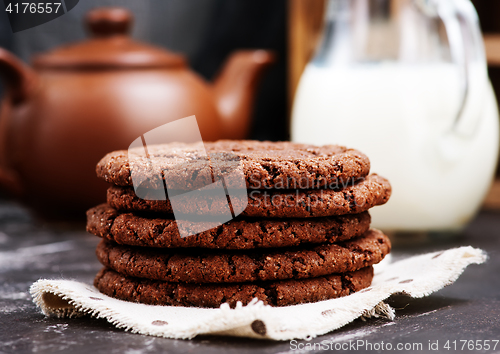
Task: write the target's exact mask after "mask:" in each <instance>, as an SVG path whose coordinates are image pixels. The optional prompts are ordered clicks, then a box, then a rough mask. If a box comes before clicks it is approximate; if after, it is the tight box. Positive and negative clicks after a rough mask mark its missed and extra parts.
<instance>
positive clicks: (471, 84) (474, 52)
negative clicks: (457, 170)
mask: <svg viewBox="0 0 500 354" xmlns="http://www.w3.org/2000/svg"><path fill="white" fill-rule="evenodd" d="M436 5H437V12H438V16H439V17H440V18H441V20H442V21H443V24H444V26H445V29H446V34H447V36H448V41H449V43H450V52H451V56H452V60H453V61H454V62H455V63H457V64H458V65H459V67H460V70H461V71H462V73H463V75H462V78H463V79H462V86H463V93H464V97H463V100H462V103H461V106H460V108H459V111H458V114H457V117H456V118H455V120H454V122H453V124H452V126H451V127H450V131H449V132H448V133H451V134H452V135H458V136H462V137H470V136H472V135H474V132H475V130H476V127H477V125H478V123H479V119H480V117H481V114H480V112H481V108H482V107H483V103H484V99H485V97H486V89H487V88H488V69H487V65H486V54H485V49H484V43H483V39H482V35H481V30H480V27H479V19H478V16H477V13H476V10H475V9H474V6H473V5H472V3H471V2H470V1H469V0H453V1H437V4H436Z"/></svg>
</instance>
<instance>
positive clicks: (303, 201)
mask: <svg viewBox="0 0 500 354" xmlns="http://www.w3.org/2000/svg"><path fill="white" fill-rule="evenodd" d="M247 193H248V204H247V206H246V209H245V210H244V211H243V212H242V213H241V215H242V216H251V217H274V218H283V217H293V218H308V217H318V216H332V215H343V214H354V213H361V212H363V211H366V210H368V209H370V208H372V207H374V206H376V205H382V204H385V203H386V202H387V201H388V200H389V197H390V195H391V185H390V184H389V181H387V179H385V178H383V177H381V176H378V175H376V174H372V175H370V176H368V177H366V178H364V179H362V180H360V181H359V182H358V183H355V184H352V183H349V184H348V185H347V186H345V188H342V189H340V190H338V189H334V190H331V189H309V190H300V189H296V190H276V189H271V190H256V189H254V190H252V189H249V190H248V191H247ZM185 201H186V202H185V203H182V204H178V205H177V206H176V208H177V209H178V210H176V212H177V213H182V214H190V215H213V216H216V215H220V214H222V213H223V211H224V210H226V208H227V200H225V199H224V200H220V199H217V198H211V199H208V198H205V196H203V195H201V194H197V195H194V196H189V197H186V198H185ZM108 204H109V205H110V206H112V207H113V208H115V209H117V210H119V211H124V212H132V211H142V212H156V213H163V214H173V211H172V206H171V204H170V202H169V200H168V199H167V200H145V199H141V198H138V197H137V196H136V194H135V192H134V189H133V188H132V187H118V186H111V187H110V188H109V189H108Z"/></svg>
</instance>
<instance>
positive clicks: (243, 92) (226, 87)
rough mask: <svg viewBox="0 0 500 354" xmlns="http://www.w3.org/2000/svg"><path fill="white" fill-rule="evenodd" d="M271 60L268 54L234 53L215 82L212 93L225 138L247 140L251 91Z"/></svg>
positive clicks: (251, 104) (253, 52)
mask: <svg viewBox="0 0 500 354" xmlns="http://www.w3.org/2000/svg"><path fill="white" fill-rule="evenodd" d="M274 61H275V54H274V53H273V52H271V51H266V50H245V51H238V52H236V53H234V54H232V55H231V56H230V58H229V59H228V61H227V62H226V64H225V66H224V68H223V69H222V71H221V73H220V74H219V76H218V77H217V78H216V79H215V83H214V87H213V90H214V95H215V100H216V104H217V108H218V111H219V115H220V117H221V121H222V125H223V129H224V137H225V138H230V139H245V138H247V137H248V133H249V130H250V119H251V116H252V106H253V101H254V97H255V90H256V88H257V85H258V84H259V82H260V79H261V77H262V74H263V72H264V69H265V68H267V67H268V66H269V65H270V64H271V63H273V62H274Z"/></svg>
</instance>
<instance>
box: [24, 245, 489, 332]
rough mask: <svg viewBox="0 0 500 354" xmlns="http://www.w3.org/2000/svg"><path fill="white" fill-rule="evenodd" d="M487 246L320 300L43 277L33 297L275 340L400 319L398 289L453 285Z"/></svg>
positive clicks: (421, 261)
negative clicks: (187, 298) (395, 301)
mask: <svg viewBox="0 0 500 354" xmlns="http://www.w3.org/2000/svg"><path fill="white" fill-rule="evenodd" d="M486 259H487V256H486V253H485V252H484V251H482V250H480V249H477V248H473V247H470V246H468V247H460V248H455V249H450V250H447V251H442V252H434V253H428V254H424V255H419V256H414V257H410V258H407V259H404V260H401V261H398V262H395V263H393V264H390V265H387V266H386V267H384V268H383V269H382V270H380V271H377V270H376V271H375V277H374V279H373V282H372V285H371V286H370V287H369V288H366V289H364V290H361V291H359V292H357V293H355V294H352V295H349V296H346V297H342V298H338V299H331V300H326V301H320V302H315V303H308V304H301V305H294V306H284V307H271V306H265V305H264V304H263V303H262V302H258V301H256V300H255V299H254V301H252V302H251V303H250V304H249V305H247V306H244V307H243V306H241V304H240V305H239V306H237V307H236V308H235V309H230V308H229V305H227V304H223V305H222V306H221V307H220V308H218V309H207V308H193V307H173V306H152V305H144V304H139V303H133V302H126V301H122V300H117V299H114V298H110V297H108V296H106V295H104V294H101V293H100V292H99V291H98V290H97V289H95V288H94V287H92V286H91V285H88V284H84V283H80V282H76V281H70V280H48V279H40V280H38V281H37V282H36V283H34V284H33V285H32V286H31V289H30V292H31V295H32V296H33V301H34V302H35V303H36V304H37V306H39V307H40V308H41V310H42V312H43V313H44V314H45V315H47V316H57V317H76V316H81V315H83V314H90V315H92V316H94V317H97V318H106V319H107V320H108V321H109V322H110V323H112V324H114V325H115V326H116V327H118V328H124V329H125V330H128V331H131V332H133V333H141V334H147V335H153V336H160V337H166V338H178V339H190V338H193V337H195V336H197V335H200V334H213V335H229V336H238V337H249V338H259V339H272V340H290V339H304V338H310V337H316V336H318V335H322V334H325V333H328V332H331V331H333V330H335V329H338V328H340V327H342V326H344V325H346V324H347V323H349V322H352V321H353V320H355V319H356V318H359V317H362V318H369V317H374V316H382V317H387V318H388V319H393V318H394V311H393V309H391V308H390V306H389V305H387V304H385V303H384V302H383V301H384V300H386V299H387V298H388V297H389V296H391V295H392V294H406V295H408V296H411V297H414V298H420V297H424V296H427V295H430V294H431V293H433V292H435V291H438V290H440V289H442V288H443V287H445V286H446V285H450V284H452V283H453V282H454V281H455V280H456V279H457V278H458V277H459V276H460V274H462V272H463V271H464V270H465V268H466V267H467V266H468V265H470V264H481V263H483V262H485V261H486Z"/></svg>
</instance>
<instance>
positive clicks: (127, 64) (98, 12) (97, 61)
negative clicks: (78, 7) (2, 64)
mask: <svg viewBox="0 0 500 354" xmlns="http://www.w3.org/2000/svg"><path fill="white" fill-rule="evenodd" d="M132 22H133V16H132V14H131V13H130V11H128V10H126V9H123V8H98V9H94V10H92V11H90V12H88V13H87V15H86V18H85V24H86V27H87V28H88V30H89V31H90V33H91V38H90V39H88V40H85V41H83V42H80V43H76V44H71V45H66V46H62V47H59V48H57V49H55V50H52V51H50V52H48V53H44V54H40V55H37V56H35V58H34V59H33V65H34V66H35V67H36V68H50V69H97V68H99V69H104V68H110V69H111V68H151V67H178V66H184V65H185V63H186V60H185V58H184V56H182V55H179V54H175V53H172V52H169V51H167V50H164V49H162V48H158V47H154V46H151V45H147V44H144V43H139V42H136V41H134V40H132V39H131V38H130V36H129V35H128V33H129V30H130V28H131V25H132Z"/></svg>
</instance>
